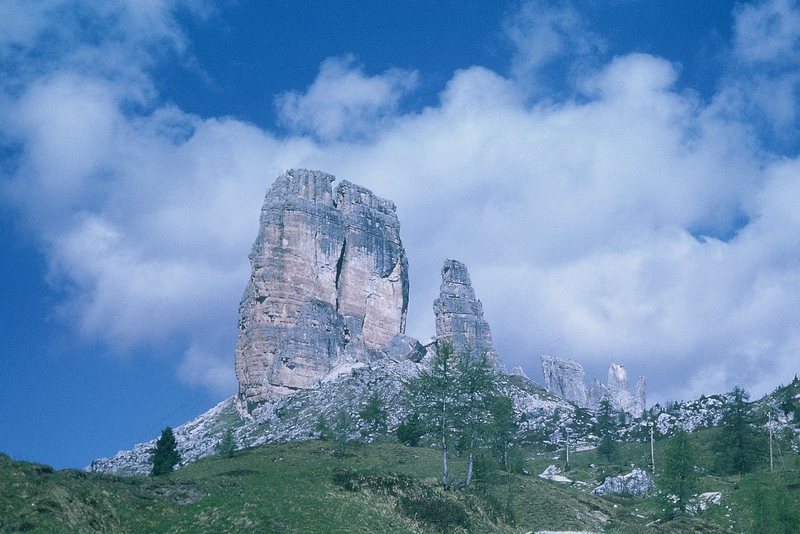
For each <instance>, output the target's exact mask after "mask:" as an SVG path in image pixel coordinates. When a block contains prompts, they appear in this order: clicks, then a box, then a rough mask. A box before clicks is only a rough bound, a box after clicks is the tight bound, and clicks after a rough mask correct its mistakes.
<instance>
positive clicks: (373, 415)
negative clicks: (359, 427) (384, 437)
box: [358, 391, 386, 435]
mask: <svg viewBox="0 0 800 534" xmlns="http://www.w3.org/2000/svg"><path fill="white" fill-rule="evenodd" d="M358 415H359V416H360V417H361V419H363V420H364V422H365V423H367V432H368V433H370V434H373V435H374V434H379V433H381V432H386V407H385V405H384V403H383V399H382V398H381V396H380V395H379V394H378V392H377V391H373V392H372V395H370V397H369V399H367V404H366V405H365V406H364V408H363V409H362V410H361V411H360V412H359V413H358Z"/></svg>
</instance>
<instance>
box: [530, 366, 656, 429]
mask: <svg viewBox="0 0 800 534" xmlns="http://www.w3.org/2000/svg"><path fill="white" fill-rule="evenodd" d="M542 374H543V375H544V383H545V388H546V389H547V391H549V392H550V393H552V394H553V395H557V396H559V397H561V398H562V399H566V400H569V401H572V402H574V403H575V404H577V405H578V406H582V407H584V408H589V409H591V410H595V409H597V408H598V406H599V405H600V402H602V401H603V399H608V400H609V402H610V403H611V406H612V407H614V409H615V410H619V411H621V412H625V413H628V414H630V415H632V416H634V417H641V416H642V414H643V413H644V410H645V400H646V399H645V395H646V392H645V382H644V377H639V380H638V382H637V383H636V391H635V392H634V393H631V391H630V390H629V389H628V374H627V371H625V368H624V367H623V366H621V365H619V364H617V363H612V364H611V366H610V367H609V369H608V380H607V382H606V384H602V383H600V382H599V381H598V380H597V379H594V380H592V384H591V385H590V386H589V387H588V388H587V387H586V373H585V371H584V370H583V366H581V364H579V363H578V362H576V361H574V360H567V359H563V358H559V357H557V356H542Z"/></svg>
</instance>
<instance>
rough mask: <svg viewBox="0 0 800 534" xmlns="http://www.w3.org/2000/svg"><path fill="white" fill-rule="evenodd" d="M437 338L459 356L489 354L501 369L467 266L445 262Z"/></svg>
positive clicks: (438, 301)
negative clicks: (446, 342)
mask: <svg viewBox="0 0 800 534" xmlns="http://www.w3.org/2000/svg"><path fill="white" fill-rule="evenodd" d="M433 313H434V314H435V316H436V337H437V338H439V339H448V340H450V341H451V342H452V343H453V348H454V349H455V352H456V354H462V353H465V352H469V353H471V354H473V355H478V354H486V357H487V358H488V360H489V363H491V364H492V366H494V367H495V368H497V369H499V370H502V369H503V363H502V361H501V360H500V355H499V354H497V351H495V350H494V346H493V345H492V331H491V330H490V329H489V324H488V323H487V322H486V320H485V319H484V318H483V305H482V304H481V301H480V300H478V299H477V298H475V290H473V289H472V281H471V280H470V278H469V271H467V266H466V265H464V264H463V263H461V262H460V261H458V260H445V262H444V266H443V267H442V285H441V288H440V291H439V298H438V299H436V300H435V301H434V303H433Z"/></svg>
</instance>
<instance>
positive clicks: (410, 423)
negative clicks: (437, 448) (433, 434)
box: [396, 413, 425, 447]
mask: <svg viewBox="0 0 800 534" xmlns="http://www.w3.org/2000/svg"><path fill="white" fill-rule="evenodd" d="M396 432H397V440H398V441H399V442H400V443H402V444H403V445H408V446H409V447H416V446H417V445H419V441H420V439H422V436H423V435H424V434H425V428H424V426H423V424H422V421H420V420H419V415H417V414H415V413H414V414H411V415H410V416H409V417H408V419H406V420H405V421H403V422H402V423H400V424H399V425H398V427H397V431H396Z"/></svg>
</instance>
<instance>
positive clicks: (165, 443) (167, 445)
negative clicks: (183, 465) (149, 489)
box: [152, 427, 181, 476]
mask: <svg viewBox="0 0 800 534" xmlns="http://www.w3.org/2000/svg"><path fill="white" fill-rule="evenodd" d="M152 459H153V471H152V474H153V476H161V475H166V474H168V473H170V472H172V469H173V468H174V467H175V466H176V465H178V464H179V463H180V461H181V455H180V453H179V452H178V446H177V443H176V442H175V434H173V433H172V428H170V427H167V428H165V429H164V430H163V431H161V437H159V438H158V440H157V441H156V447H155V449H153V458H152Z"/></svg>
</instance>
